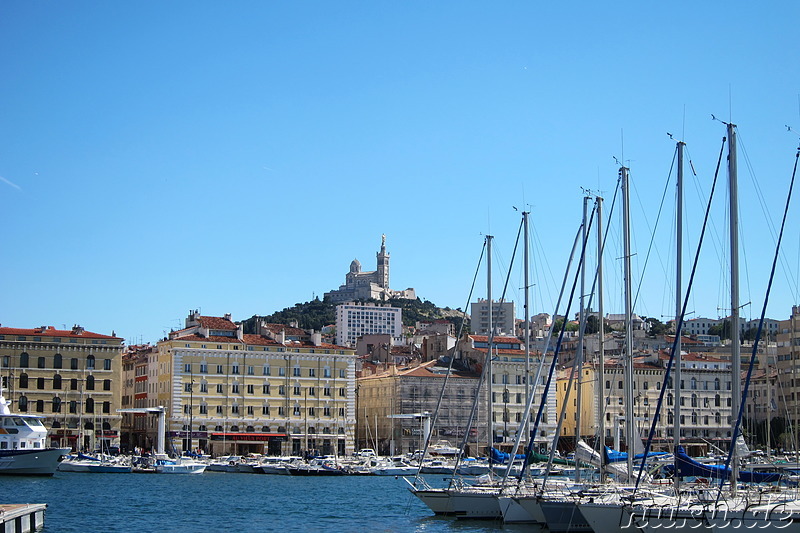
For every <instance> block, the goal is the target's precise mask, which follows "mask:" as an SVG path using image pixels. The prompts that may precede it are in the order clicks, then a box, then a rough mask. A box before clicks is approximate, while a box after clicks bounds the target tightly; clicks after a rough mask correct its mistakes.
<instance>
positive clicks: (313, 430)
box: [308, 426, 317, 435]
mask: <svg viewBox="0 0 800 533" xmlns="http://www.w3.org/2000/svg"><path fill="white" fill-rule="evenodd" d="M308 432H309V433H310V434H312V435H313V434H314V433H316V432H317V428H315V427H314V426H311V427H310V428H308Z"/></svg>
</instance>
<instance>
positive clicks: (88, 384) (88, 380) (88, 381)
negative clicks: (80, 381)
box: [86, 376, 94, 390]
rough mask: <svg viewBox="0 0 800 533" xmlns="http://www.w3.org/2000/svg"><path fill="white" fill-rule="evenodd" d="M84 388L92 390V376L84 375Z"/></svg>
mask: <svg viewBox="0 0 800 533" xmlns="http://www.w3.org/2000/svg"><path fill="white" fill-rule="evenodd" d="M86 390H94V376H86Z"/></svg>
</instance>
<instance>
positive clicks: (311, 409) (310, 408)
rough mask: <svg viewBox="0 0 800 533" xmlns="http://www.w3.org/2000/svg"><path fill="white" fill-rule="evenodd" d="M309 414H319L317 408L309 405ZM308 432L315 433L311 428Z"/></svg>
mask: <svg viewBox="0 0 800 533" xmlns="http://www.w3.org/2000/svg"><path fill="white" fill-rule="evenodd" d="M308 416H317V410H316V409H315V408H313V407H309V408H308ZM308 432H309V433H314V432H313V431H311V430H310V429H309V431H308Z"/></svg>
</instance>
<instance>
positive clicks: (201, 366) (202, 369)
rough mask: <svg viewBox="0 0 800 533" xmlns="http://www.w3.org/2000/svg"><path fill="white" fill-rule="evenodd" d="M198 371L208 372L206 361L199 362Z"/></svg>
mask: <svg viewBox="0 0 800 533" xmlns="http://www.w3.org/2000/svg"><path fill="white" fill-rule="evenodd" d="M200 373H201V374H208V363H200Z"/></svg>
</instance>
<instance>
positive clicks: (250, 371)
mask: <svg viewBox="0 0 800 533" xmlns="http://www.w3.org/2000/svg"><path fill="white" fill-rule="evenodd" d="M247 375H248V376H255V375H256V369H255V368H253V366H251V365H248V366H247Z"/></svg>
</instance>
